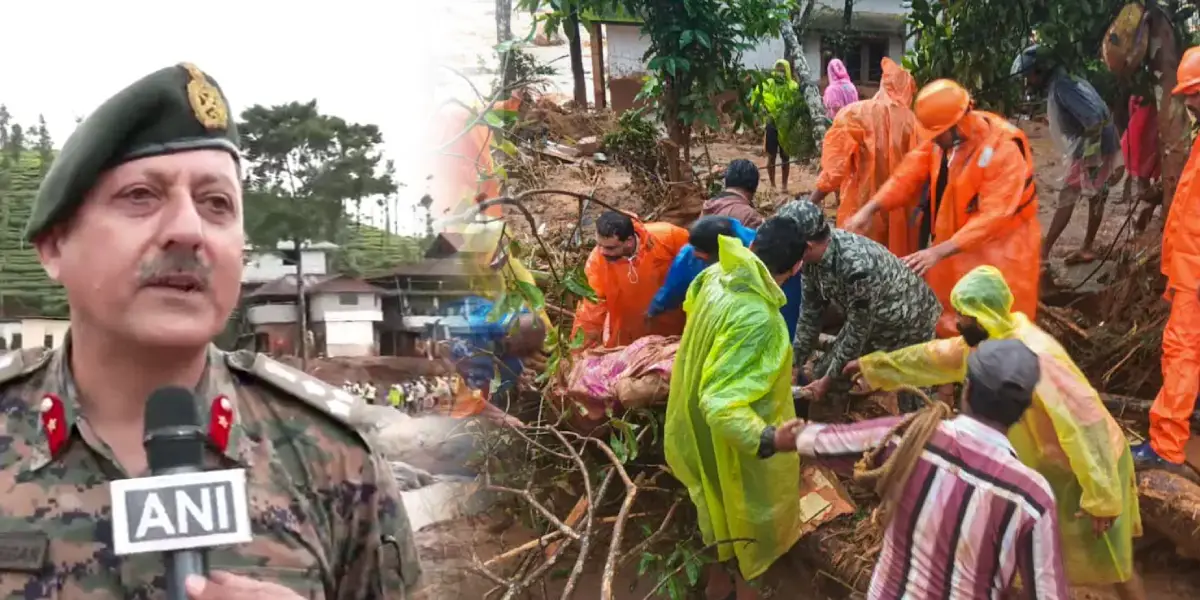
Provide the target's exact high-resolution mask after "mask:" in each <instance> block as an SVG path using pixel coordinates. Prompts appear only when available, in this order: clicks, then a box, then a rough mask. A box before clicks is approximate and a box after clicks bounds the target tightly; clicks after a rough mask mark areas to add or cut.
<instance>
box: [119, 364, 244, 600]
mask: <svg viewBox="0 0 1200 600" xmlns="http://www.w3.org/2000/svg"><path fill="white" fill-rule="evenodd" d="M145 431H146V433H145V437H144V438H143V445H144V446H145V448H146V458H147V460H148V462H149V464H150V473H151V476H150V477H138V478H133V479H121V480H117V481H113V482H111V483H110V484H109V489H110V491H111V492H112V504H113V511H112V514H113V549H114V553H115V554H117V555H124V554H139V553H144V552H161V553H162V554H163V560H164V562H165V565H166V581H167V595H166V597H167V600H187V592H186V590H185V589H184V581H185V580H186V579H187V577H188V576H189V575H200V576H207V575H208V553H207V548H209V547H212V546H221V545H227V544H236V543H244V542H248V541H250V539H251V531H250V513H249V506H248V502H247V499H246V474H245V471H244V470H242V469H227V470H221V471H205V470H204V442H205V437H206V436H205V433H204V429H203V427H202V426H201V424H200V414H199V411H198V409H197V405H196V399H195V396H194V395H193V394H192V392H191V391H189V390H187V389H184V388H180V387H166V388H160V389H158V390H155V391H154V392H153V393H152V394H150V397H149V399H147V401H146V413H145Z"/></svg>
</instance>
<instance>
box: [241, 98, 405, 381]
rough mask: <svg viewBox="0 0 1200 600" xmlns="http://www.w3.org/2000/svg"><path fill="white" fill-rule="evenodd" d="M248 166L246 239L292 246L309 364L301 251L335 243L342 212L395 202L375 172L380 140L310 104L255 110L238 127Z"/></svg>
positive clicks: (390, 185)
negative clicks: (367, 202) (381, 199)
mask: <svg viewBox="0 0 1200 600" xmlns="http://www.w3.org/2000/svg"><path fill="white" fill-rule="evenodd" d="M238 129H239V132H240V133H241V136H242V147H243V150H244V152H245V154H246V158H247V160H248V163H249V168H248V169H247V171H246V185H245V187H246V192H245V196H246V233H247V235H248V237H249V238H250V241H251V242H252V243H253V244H254V245H255V246H258V247H262V248H271V249H274V248H275V247H276V246H277V244H278V243H279V242H281V241H286V242H291V243H292V244H293V249H294V250H295V252H296V279H297V283H298V285H297V294H296V296H297V297H296V313H297V325H298V326H299V328H300V332H299V338H300V341H301V342H300V350H301V360H302V361H304V360H306V359H307V339H306V333H307V331H308V323H307V320H308V319H307V307H306V306H305V298H304V278H303V277H302V273H303V272H304V271H303V268H304V267H303V264H302V262H303V261H302V260H301V258H300V257H301V256H302V255H301V253H300V252H299V250H300V249H301V248H302V247H303V245H304V244H305V243H306V242H315V241H319V240H336V239H338V238H339V237H340V236H341V235H342V233H343V231H344V230H345V228H346V226H347V224H348V223H349V222H350V216H349V213H348V209H349V208H350V207H351V206H353V207H355V208H358V207H360V206H361V203H362V201H363V200H364V199H368V198H372V197H375V196H381V195H388V194H394V193H395V192H396V184H395V182H394V181H393V180H392V177H391V174H390V173H388V172H387V171H386V169H384V168H381V164H380V163H381V157H380V154H379V145H380V144H381V143H382V142H383V135H382V134H381V133H380V131H379V128H378V127H376V126H375V125H362V124H358V123H350V122H347V121H346V120H344V119H342V118H340V117H335V116H330V115H325V114H322V113H321V112H320V111H319V110H318V108H317V102H316V100H313V101H311V102H292V103H289V104H282V105H278V106H271V107H267V106H262V105H255V106H252V107H250V108H248V109H246V110H245V111H244V112H243V113H242V122H241V123H239V124H238Z"/></svg>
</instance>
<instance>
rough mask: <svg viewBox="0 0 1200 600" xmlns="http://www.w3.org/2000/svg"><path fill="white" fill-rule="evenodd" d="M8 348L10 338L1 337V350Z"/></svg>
mask: <svg viewBox="0 0 1200 600" xmlns="http://www.w3.org/2000/svg"><path fill="white" fill-rule="evenodd" d="M5 350H8V338H2V337H0V352H4V351H5Z"/></svg>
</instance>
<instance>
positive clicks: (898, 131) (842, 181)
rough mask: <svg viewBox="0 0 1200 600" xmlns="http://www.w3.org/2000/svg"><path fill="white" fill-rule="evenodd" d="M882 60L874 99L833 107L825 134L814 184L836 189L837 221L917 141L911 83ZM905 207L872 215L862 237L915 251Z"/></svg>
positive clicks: (867, 196) (880, 182) (899, 249)
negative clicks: (835, 110)
mask: <svg viewBox="0 0 1200 600" xmlns="http://www.w3.org/2000/svg"><path fill="white" fill-rule="evenodd" d="M882 64H883V85H882V87H881V89H880V90H879V93H877V94H875V97H874V98H871V99H869V100H863V101H861V102H855V103H854V104H851V105H849V106H847V107H846V108H843V109H842V110H841V111H840V112H838V114H837V117H835V118H834V119H833V126H832V127H830V128H829V132H828V133H826V134H825V145H824V148H825V150H824V152H823V153H822V154H821V176H820V178H818V179H817V189H818V190H820V191H822V192H825V193H827V194H828V193H831V192H838V199H839V201H840V202H841V204H840V205H839V206H838V213H837V225H838V227H841V226H842V224H843V223H845V222H846V220H847V219H849V218H850V217H852V216H854V214H855V213H857V212H858V209H860V208H862V207H863V205H865V204H866V203H867V202H869V201H870V200H871V197H872V196H873V195H875V192H877V191H879V188H880V187H881V186H882V185H883V183H884V182H885V181H887V178H888V176H889V175H891V173H892V171H894V170H895V169H896V167H897V165H899V164H900V161H902V160H903V159H904V155H905V154H907V153H908V151H909V150H912V149H913V146H916V144H917V132H916V123H917V117H916V115H914V114H913V111H912V109H911V108H910V107H911V106H912V100H913V94H915V93H916V87H917V83H916V81H914V80H913V77H912V75H910V74H909V73H908V71H905V70H904V69H903V68H901V67H900V65H897V64H896V63H895V62H893V61H892V59H890V58H885V59H883V61H882ZM908 221H909V219H908V214H907V213H906V212H905V211H893V212H891V213H889V214H887V215H883V214H877V215H876V216H875V217H874V218H873V219H872V222H871V225H870V228H869V229H868V230H867V231H866V236H867V237H869V238H871V239H873V240H875V241H877V242H879V243H880V244H883V245H884V246H887V247H888V249H889V250H891V251H892V253H893V254H895V255H897V256H906V255H908V254H912V253H913V252H916V250H917V229H916V228H915V227H910V226H909V222H908Z"/></svg>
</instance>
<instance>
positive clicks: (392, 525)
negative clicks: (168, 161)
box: [0, 348, 420, 600]
mask: <svg viewBox="0 0 1200 600" xmlns="http://www.w3.org/2000/svg"><path fill="white" fill-rule="evenodd" d="M64 354H65V353H64V352H63V351H61V350H58V351H46V350H42V349H31V350H23V351H19V352H12V353H9V354H3V355H0V411H2V412H3V414H2V415H0V599H9V598H21V599H35V598H61V599H78V600H85V599H86V600H118V599H120V600H143V599H146V600H149V599H158V598H163V597H164V596H165V593H164V589H165V587H164V567H163V557H162V555H160V554H156V553H149V554H134V555H125V556H116V555H114V554H113V546H112V543H113V542H112V540H113V533H112V517H111V503H110V496H109V487H108V482H109V481H112V480H114V479H123V478H126V477H128V476H129V475H128V474H126V473H124V472H123V469H122V468H121V467H120V466H119V465H118V463H117V461H116V460H115V458H114V455H113V452H112V450H111V449H110V448H109V447H108V446H107V445H106V444H105V443H104V442H103V441H101V440H100V439H99V438H98V437H97V435H96V433H95V430H94V429H92V427H91V426H90V425H89V423H88V421H87V418H86V417H85V416H84V415H83V414H82V413H81V411H80V407H79V403H78V398H77V394H76V393H75V391H74V383H73V380H72V378H71V373H70V369H69V367H68V363H67V361H66V360H65V357H64ZM197 396H198V398H199V399H200V402H201V406H200V409H201V415H202V418H203V419H205V420H209V419H210V416H211V415H213V414H218V417H217V418H216V419H212V420H214V421H220V423H221V426H222V427H224V428H225V429H224V430H223V431H227V432H228V436H229V437H228V443H227V445H226V446H225V449H224V450H221V449H220V448H219V447H218V445H217V443H215V442H213V440H212V439H211V438H210V443H209V447H208V448H207V450H206V458H205V460H206V462H207V467H208V468H210V469H230V468H242V469H245V472H246V480H247V494H248V496H249V497H248V500H249V508H250V519H251V525H252V529H253V535H254V539H253V541H251V542H250V543H247V544H244V545H239V546H225V547H220V548H214V549H211V550H210V551H209V553H208V560H209V566H210V568H212V569H213V570H225V571H230V572H232V573H236V574H239V575H243V576H247V577H251V578H255V579H260V580H263V581H270V582H273V583H277V584H279V585H283V586H285V587H288V588H290V589H292V590H294V591H295V592H296V593H297V594H299V595H300V596H301V597H304V598H322V599H323V598H329V599H335V598H336V599H345V600H352V599H353V600H367V599H371V600H385V599H388V600H391V599H402V598H404V597H405V596H407V595H408V591H409V590H410V589H411V586H412V585H414V584H415V582H416V580H417V578H418V577H419V575H420V566H419V563H418V562H417V556H416V549H415V546H414V544H413V537H412V532H411V530H410V527H409V521H408V515H407V513H406V512H405V509H404V505H403V503H402V501H401V498H400V492H399V489H398V487H397V484H396V482H395V479H394V478H393V477H392V475H391V474H390V472H389V470H388V467H387V465H386V463H384V462H383V461H382V459H380V458H379V457H378V456H376V455H375V454H374V453H372V451H371V450H370V448H369V447H368V445H367V442H366V441H365V440H364V439H363V438H362V437H360V436H359V434H358V433H357V432H356V430H355V429H353V428H352V427H351V426H349V425H348V424H346V421H344V420H343V419H344V417H346V416H348V415H349V412H350V408H351V406H352V404H351V401H352V400H351V398H350V397H349V394H347V393H345V392H343V391H341V390H338V389H336V388H333V387H331V386H328V385H326V384H324V383H322V382H320V381H317V380H315V379H313V378H311V377H308V376H307V375H304V374H303V373H301V372H299V371H296V370H294V369H291V368H289V367H286V366H284V365H282V364H280V363H277V362H274V361H272V360H270V359H268V358H266V357H265V356H263V355H255V354H253V353H249V352H238V353H232V354H229V353H224V352H221V351H219V350H216V349H215V348H213V349H212V350H210V352H209V367H208V371H207V373H206V375H205V378H204V381H202V382H201V384H200V386H199V387H198V388H197ZM222 398H224V399H227V400H228V402H222V401H221V400H222ZM51 400H52V401H53V402H54V403H55V404H56V405H57V406H58V407H61V408H62V409H63V412H62V413H57V411H58V410H59V408H55V409H53V411H55V412H54V414H58V415H61V420H62V423H63V424H65V425H66V427H67V430H66V432H65V433H66V435H65V438H64V437H61V434H57V436H58V437H55V439H56V440H60V443H59V444H58V447H57V449H56V451H54V452H52V451H51V447H52V444H51V442H50V440H51V438H50V435H51V434H53V432H54V431H57V430H58V425H57V423H55V424H54V425H51V424H50V423H49V422H51V421H57V420H58V419H48V418H46V416H47V415H46V414H43V413H44V412H45V413H49V412H50V411H51V409H50V408H49V407H50V405H51ZM214 402H221V404H220V405H219V406H222V407H226V408H228V409H230V412H231V414H232V419H229V420H228V421H227V420H226V419H224V418H222V417H221V416H220V415H221V414H224V413H215V412H214V411H213V408H212V407H213V404H214ZM44 423H45V425H43V424H44ZM204 425H205V427H206V430H207V428H208V426H209V425H210V424H209V423H205V424H204ZM142 475H144V474H142Z"/></svg>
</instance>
